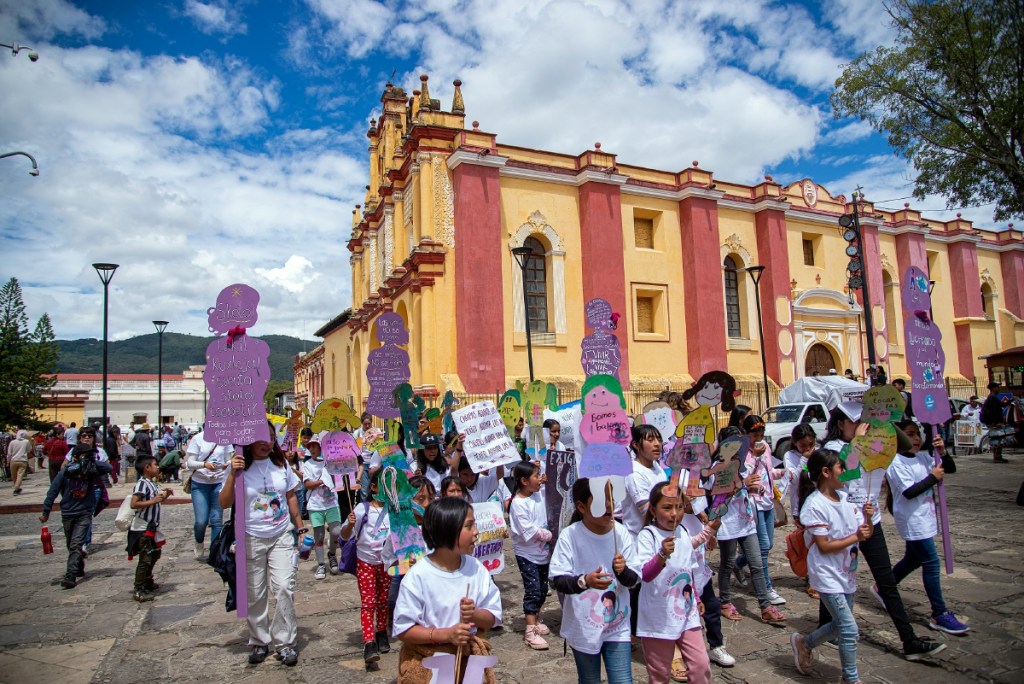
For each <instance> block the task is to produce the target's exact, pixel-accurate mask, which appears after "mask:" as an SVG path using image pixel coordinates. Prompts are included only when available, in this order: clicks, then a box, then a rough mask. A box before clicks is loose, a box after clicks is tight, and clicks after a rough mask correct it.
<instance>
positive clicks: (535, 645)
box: [523, 625, 548, 651]
mask: <svg viewBox="0 0 1024 684" xmlns="http://www.w3.org/2000/svg"><path fill="white" fill-rule="evenodd" d="M536 627H537V626H536V625H527V626H526V635H525V636H524V637H523V641H525V642H526V645H527V646H529V647H530V648H532V649H533V650H535V651H546V650H548V642H546V641H544V638H543V637H542V636H540V635H539V634H537V629H536Z"/></svg>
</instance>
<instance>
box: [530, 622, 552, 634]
mask: <svg viewBox="0 0 1024 684" xmlns="http://www.w3.org/2000/svg"><path fill="white" fill-rule="evenodd" d="M534 627H535V631H536V632H537V634H540V635H541V636H547V635H548V634H551V630H550V629H548V626H547V625H545V624H544V623H543V622H541V621H540V618H537V624H535V625H534Z"/></svg>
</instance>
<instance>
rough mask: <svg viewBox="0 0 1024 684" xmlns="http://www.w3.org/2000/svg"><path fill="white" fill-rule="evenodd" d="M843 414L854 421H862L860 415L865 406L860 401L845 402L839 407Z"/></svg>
mask: <svg viewBox="0 0 1024 684" xmlns="http://www.w3.org/2000/svg"><path fill="white" fill-rule="evenodd" d="M836 408H838V409H839V410H840V411H842V412H843V414H844V415H845V416H846V417H847V418H849V419H850V420H852V421H858V420H860V414H861V412H862V411H863V410H864V404H862V403H861V402H859V401H844V402H843V403H841V404H839V406H837V407H836Z"/></svg>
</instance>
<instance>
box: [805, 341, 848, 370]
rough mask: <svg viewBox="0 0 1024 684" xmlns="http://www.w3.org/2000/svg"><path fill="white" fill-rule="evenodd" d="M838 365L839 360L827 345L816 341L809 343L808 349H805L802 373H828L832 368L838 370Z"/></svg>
mask: <svg viewBox="0 0 1024 684" xmlns="http://www.w3.org/2000/svg"><path fill="white" fill-rule="evenodd" d="M839 365H840V364H839V360H838V359H837V358H836V356H835V354H834V353H833V352H832V350H831V349H830V348H829V347H828V345H825V344H822V343H820V342H818V343H816V344H813V345H811V347H810V349H808V350H807V358H806V361H805V366H804V375H805V376H813V375H815V374H817V375H828V372H829V370H831V369H833V368H835V369H836V372H839Z"/></svg>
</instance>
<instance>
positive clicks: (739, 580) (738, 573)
mask: <svg viewBox="0 0 1024 684" xmlns="http://www.w3.org/2000/svg"><path fill="white" fill-rule="evenodd" d="M732 575H733V577H735V578H736V584H738V585H740V586H741V587H748V586H750V582H749V581H748V580H747V578H746V576H745V575H744V574H743V570H742V569H741V568H738V567H736V566H735V565H734V566H733V568H732Z"/></svg>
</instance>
